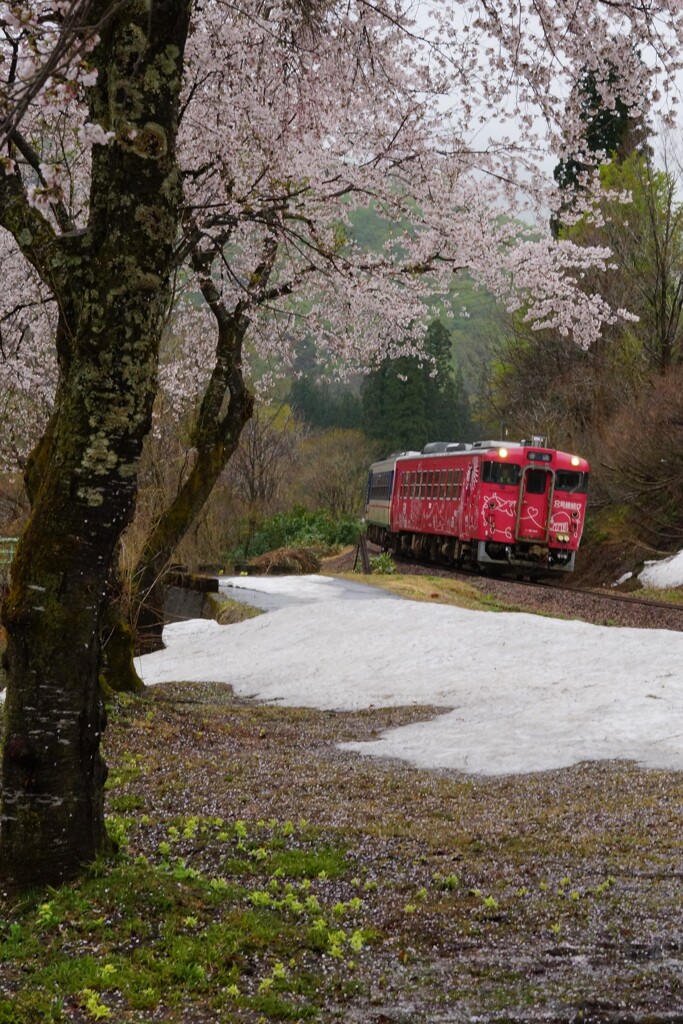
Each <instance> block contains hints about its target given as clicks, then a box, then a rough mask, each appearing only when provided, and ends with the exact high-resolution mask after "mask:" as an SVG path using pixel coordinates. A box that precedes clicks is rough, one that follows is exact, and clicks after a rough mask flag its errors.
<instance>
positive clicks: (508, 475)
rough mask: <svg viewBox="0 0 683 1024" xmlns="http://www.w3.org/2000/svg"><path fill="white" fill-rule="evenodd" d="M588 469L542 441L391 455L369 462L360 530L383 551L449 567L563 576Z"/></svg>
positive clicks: (569, 566)
mask: <svg viewBox="0 0 683 1024" xmlns="http://www.w3.org/2000/svg"><path fill="white" fill-rule="evenodd" d="M589 469H590V467H589V465H588V462H587V461H586V459H582V458H580V457H579V456H578V455H571V454H569V453H568V452H561V451H557V450H556V449H554V448H548V447H547V445H546V441H545V438H542V437H533V438H531V440H527V441H474V442H472V443H456V442H441V441H437V442H433V443H431V444H427V445H425V447H424V448H423V449H422V451H421V452H413V451H410V452H399V453H394V454H393V455H390V456H389V457H388V458H386V459H383V460H381V461H380V462H375V463H373V465H372V466H371V467H370V474H369V478H368V493H367V501H366V506H365V519H366V523H367V536H368V539H369V540H371V541H372V542H373V543H375V544H378V545H380V546H381V547H382V548H383V549H384V550H387V551H395V552H398V553H400V554H404V555H413V556H414V557H416V558H420V559H425V558H426V559H429V560H430V561H434V562H444V563H446V564H450V565H457V566H460V565H471V566H475V567H478V568H481V569H488V570H490V571H500V570H504V569H507V570H508V571H509V570H510V569H512V570H516V571H518V572H519V573H524V574H538V575H540V574H545V573H556V572H571V571H572V570H573V568H574V561H575V558H576V552H577V550H578V547H579V543H580V541H581V534H582V532H583V527H584V522H585V516H586V501H587V494H588V474H589Z"/></svg>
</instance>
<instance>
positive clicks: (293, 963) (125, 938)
mask: <svg viewBox="0 0 683 1024" xmlns="http://www.w3.org/2000/svg"><path fill="white" fill-rule="evenodd" d="M209 864H213V865H214V866H213V868H209V867H208V865H209ZM355 869H356V870H357V865H356V867H355ZM349 874H350V865H349V864H348V861H347V856H346V851H345V849H344V848H343V847H341V846H339V845H337V844H334V843H332V842H331V841H330V840H329V839H324V838H322V837H321V835H320V833H319V831H318V830H317V829H316V828H313V827H312V826H311V825H309V823H308V822H305V821H300V822H299V823H298V824H296V825H295V824H293V823H292V822H289V821H287V822H284V823H282V824H280V823H278V822H276V821H275V820H270V821H268V822H265V821H259V822H256V823H253V822H250V823H247V822H244V821H237V822H235V823H234V824H233V825H232V826H231V825H226V823H224V822H223V821H222V820H221V819H217V818H204V817H199V816H196V815H195V816H192V817H191V818H187V819H179V820H177V823H176V824H174V825H171V826H168V827H167V830H166V839H165V840H163V841H162V842H161V843H159V848H158V854H157V857H156V858H155V860H154V862H152V861H151V860H148V859H147V858H137V859H136V860H132V859H130V858H127V857H125V856H124V857H121V858H120V859H119V861H118V863H117V864H116V866H115V867H113V869H112V870H110V871H109V872H108V873H107V874H106V876H102V877H100V876H98V874H97V872H94V871H92V872H90V874H89V876H88V877H86V878H84V879H83V880H82V881H81V882H80V883H78V884H77V885H74V886H65V887H62V888H60V889H55V890H50V898H49V900H48V901H44V900H43V901H40V900H39V899H35V898H34V900H33V901H32V900H31V898H26V899H25V900H24V901H23V903H22V904H21V905H20V906H19V907H18V908H16V907H14V908H13V919H12V920H10V919H5V920H0V962H1V963H2V968H3V970H2V973H3V977H4V979H5V981H6V983H7V982H8V981H9V979H12V978H15V979H17V980H18V981H19V983H18V984H16V982H15V984H13V985H11V990H12V991H13V998H12V999H11V1001H10V1000H8V999H0V1024H4V1022H9V1021H12V1024H35V1022H37V1021H62V1020H65V1019H66V1016H67V1015H68V1017H69V1019H71V1016H72V1013H73V1012H77V1013H78V1015H79V1019H80V1018H81V1016H82V1018H83V1019H84V1020H105V1019H107V1018H110V1019H116V1020H122V1019H124V1016H125V1019H128V1018H129V1015H130V1014H132V1013H134V1012H138V1013H143V1012H144V1011H146V1012H148V1013H149V1012H151V1013H155V1014H158V1013H162V1014H165V1013H166V1012H167V1010H170V1012H171V1013H172V1014H174V1013H175V1012H176V1011H179V1010H180V1009H181V1008H182V1013H183V1015H184V1016H185V1015H186V1019H194V1015H195V1013H196V1014H197V1019H199V1018H201V1019H204V1018H205V1016H206V1013H207V1011H209V1010H210V1009H213V1011H214V1013H213V1015H212V1019H213V1016H214V1015H215V1014H218V1016H220V1017H221V1019H231V1020H232V1019H240V1020H242V1019H244V1020H247V1019H249V1020H251V1019H259V1017H260V1019H268V1020H272V1021H278V1020H283V1021H287V1020H292V1021H294V1020H296V1021H303V1020H308V1019H312V1018H318V1016H319V1013H320V1009H321V1007H322V1006H323V1005H324V1003H325V993H326V991H332V990H334V989H336V988H338V987H339V985H340V984H347V983H348V976H350V975H351V973H352V971H353V965H354V958H355V957H357V956H358V955H359V954H360V953H361V951H362V949H363V948H364V947H365V946H366V944H367V943H368V941H369V940H370V939H371V938H372V934H373V932H372V929H369V928H368V927H366V925H365V923H364V918H365V916H366V909H365V904H364V901H363V900H361V899H360V898H359V897H357V896H354V895H353V889H352V887H351V884H350V882H349V880H348V879H347V877H346V876H347V875H349ZM340 885H341V886H343V887H344V888H345V889H346V890H347V891H348V892H349V894H350V898H349V899H347V900H340V899H339V891H340V889H339V886H340ZM74 951H79V952H78V955H74ZM27 975H28V976H30V978H31V984H30V985H25V984H24V982H23V980H24V978H25V976H27ZM67 1008H68V1009H67ZM228 1013H229V1014H230V1015H231V1016H230V1017H229V1018H228V1017H227V1016H225V1017H224V1016H221V1015H222V1014H228ZM232 1014H235V1017H234V1018H233V1016H232ZM252 1014H255V1015H256V1016H254V1017H252V1016H251V1015H252ZM263 1015H265V1017H264V1016H263ZM136 1019H138V1017H137V1016H136ZM139 1019H143V1017H142V1016H140V1018H139ZM144 1019H148V1018H147V1016H145V1017H144ZM150 1019H151V1018H150ZM164 1019H166V1017H164ZM169 1019H170V1018H169ZM173 1019H176V1018H175V1016H174V1017H173Z"/></svg>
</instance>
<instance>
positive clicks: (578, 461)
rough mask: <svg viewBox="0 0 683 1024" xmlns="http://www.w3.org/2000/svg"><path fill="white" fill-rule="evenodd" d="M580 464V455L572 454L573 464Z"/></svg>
mask: <svg viewBox="0 0 683 1024" xmlns="http://www.w3.org/2000/svg"><path fill="white" fill-rule="evenodd" d="M580 465H581V459H580V458H579V456H578V455H572V466H580Z"/></svg>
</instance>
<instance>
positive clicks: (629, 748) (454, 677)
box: [138, 553, 683, 775]
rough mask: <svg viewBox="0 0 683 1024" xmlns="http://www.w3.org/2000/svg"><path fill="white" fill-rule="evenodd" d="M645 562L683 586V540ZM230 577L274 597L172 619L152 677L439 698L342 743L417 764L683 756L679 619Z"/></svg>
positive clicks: (298, 695)
mask: <svg viewBox="0 0 683 1024" xmlns="http://www.w3.org/2000/svg"><path fill="white" fill-rule="evenodd" d="M649 568H650V577H651V578H650V579H649V580H648V585H649V586H654V585H662V586H667V587H669V586H675V585H682V584H683V553H681V554H680V555H678V556H676V558H675V559H669V560H667V561H666V562H661V563H659V565H658V567H657V568H655V567H654V566H650V567H649ZM653 575H654V579H652V576H653ZM658 576H659V577H661V578H665V579H666V582H665V583H660V582H659V579H658ZM674 579H675V580H676V582H673V580H674ZM655 580H656V581H657V582H655ZM221 588H222V589H223V590H225V591H226V592H227V593H228V594H229V596H232V597H234V598H239V599H242V600H247V601H248V602H249V603H252V604H256V605H258V606H261V607H266V608H270V609H272V610H269V611H268V612H267V614H265V615H260V616H258V617H257V618H255V619H250V620H248V621H246V622H243V623H239V624H236V625H231V626H219V625H217V624H216V623H215V622H213V621H212V620H201V619H200V620H196V619H195V620H191V621H190V622H182V623H178V624H176V625H172V626H169V627H167V629H166V630H165V633H164V638H165V640H166V643H167V649H166V650H164V651H159V652H156V653H155V654H149V655H146V656H145V657H143V658H140V659H139V660H138V668H139V671H140V674H141V675H142V677H143V679H144V681H145V683H147V684H148V685H150V684H154V683H160V682H169V681H208V682H224V683H229V684H230V685H232V687H233V688H234V691H235V693H236V694H238V695H239V696H243V697H254V698H257V699H259V700H263V701H267V702H271V703H276V702H278V703H281V704H284V705H289V706H306V707H316V708H327V709H331V708H335V709H339V710H349V709H358V708H367V707H373V706H374V707H378V706H389V705H393V706H399V705H407V704H428V705H436V706H437V707H438V708H439V709H442V710H439V711H437V712H435V715H434V717H433V718H432V719H430V720H428V721H426V722H422V723H419V724H415V725H409V726H406V727H403V728H398V729H392V730H390V731H388V732H386V733H384V734H383V735H382V736H381V738H380V739H378V740H377V741H374V742H359V743H348V744H344V749H349V750H356V751H358V752H360V753H363V754H372V755H379V756H386V757H398V758H403V759H405V760H407V761H410V762H412V763H414V764H416V765H420V766H422V767H438V768H451V769H456V770H461V771H464V772H471V773H477V774H484V775H496V774H509V773H516V772H528V771H539V770H544V769H551V768H559V767H563V766H567V765H571V764H575V763H577V762H579V761H586V760H600V759H611V758H620V759H621V758H625V759H633V760H636V761H638V762H640V763H642V764H643V765H645V766H649V767H655V768H675V769H683V686H682V685H681V664H683V632H682V633H677V632H672V631H669V630H639V629H621V628H616V627H605V626H593V625H591V624H588V623H584V622H578V621H561V620H557V619H551V618H546V617H544V616H537V615H530V614H518V613H496V612H483V611H468V610H465V609H461V608H454V607H450V606H446V605H439V604H428V603H423V602H415V601H407V600H403V599H400V598H396V597H394V596H392V595H390V594H387V593H385V592H383V591H381V590H379V589H377V588H374V587H370V586H367V585H365V584H362V583H347V582H346V581H343V580H338V579H332V578H329V577H324V576H303V577H294V576H288V577H235V578H228V577H226V578H223V579H222V580H221Z"/></svg>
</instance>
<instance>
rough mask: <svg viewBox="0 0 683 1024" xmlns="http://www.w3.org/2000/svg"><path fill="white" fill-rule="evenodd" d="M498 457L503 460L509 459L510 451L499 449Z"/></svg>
mask: <svg viewBox="0 0 683 1024" xmlns="http://www.w3.org/2000/svg"><path fill="white" fill-rule="evenodd" d="M498 455H499V456H500V458H501V459H507V457H508V450H507V448H499V449H498Z"/></svg>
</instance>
